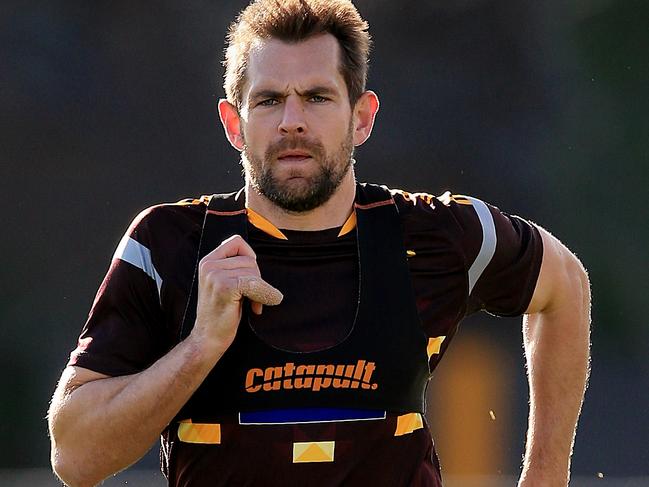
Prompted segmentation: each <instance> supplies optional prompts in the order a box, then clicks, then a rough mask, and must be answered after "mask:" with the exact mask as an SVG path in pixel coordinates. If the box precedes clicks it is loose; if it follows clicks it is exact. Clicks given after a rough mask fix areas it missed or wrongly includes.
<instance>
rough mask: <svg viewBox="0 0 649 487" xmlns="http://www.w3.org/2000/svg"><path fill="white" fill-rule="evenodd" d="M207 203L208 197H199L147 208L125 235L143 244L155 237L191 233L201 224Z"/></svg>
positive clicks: (141, 212) (136, 218) (135, 219)
mask: <svg viewBox="0 0 649 487" xmlns="http://www.w3.org/2000/svg"><path fill="white" fill-rule="evenodd" d="M208 202H209V196H201V197H200V198H193V199H192V198H188V199H183V200H180V201H178V202H175V203H160V204H157V205H153V206H149V207H148V208H145V209H144V210H142V211H140V213H138V215H137V216H136V217H135V218H134V219H133V221H132V222H131V224H130V226H129V229H128V231H127V232H126V233H127V235H128V236H129V237H131V238H133V239H135V240H137V241H138V242H140V243H143V244H144V243H146V242H148V241H150V239H151V238H154V237H155V236H156V235H163V234H166V233H169V232H171V233H173V234H174V235H177V234H178V233H188V232H191V231H193V230H194V229H195V228H196V226H199V227H200V225H201V224H202V219H203V216H204V215H205V210H206V209H207V204H208Z"/></svg>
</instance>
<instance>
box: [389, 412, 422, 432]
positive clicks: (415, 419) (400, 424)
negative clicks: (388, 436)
mask: <svg viewBox="0 0 649 487" xmlns="http://www.w3.org/2000/svg"><path fill="white" fill-rule="evenodd" d="M423 427H424V421H423V419H422V417H421V414H419V413H408V414H402V415H401V416H398V417H397V427H396V429H395V431H394V436H403V435H407V434H410V433H412V432H413V431H415V430H418V429H421V428H423Z"/></svg>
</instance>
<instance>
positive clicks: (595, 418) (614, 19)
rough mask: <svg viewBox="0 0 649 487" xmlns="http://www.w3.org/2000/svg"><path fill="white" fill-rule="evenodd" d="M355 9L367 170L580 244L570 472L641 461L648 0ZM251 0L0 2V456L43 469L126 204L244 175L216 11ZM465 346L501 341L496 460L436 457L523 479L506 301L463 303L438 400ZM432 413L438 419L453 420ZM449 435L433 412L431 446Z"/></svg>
mask: <svg viewBox="0 0 649 487" xmlns="http://www.w3.org/2000/svg"><path fill="white" fill-rule="evenodd" d="M356 4H357V6H358V7H359V10H360V11H361V14H362V15H363V16H364V17H365V18H366V19H367V20H368V21H369V22H370V26H371V32H372V34H373V37H374V40H375V47H374V50H373V53H372V60H371V68H370V79H369V83H368V87H369V88H371V89H373V90H375V91H376V92H377V93H378V94H379V96H380V98H381V101H382V104H381V111H380V113H379V117H378V119H377V125H376V127H375V130H374V133H373V136H372V138H371V139H370V140H369V141H368V143H367V144H366V145H365V146H363V147H362V148H361V149H360V150H359V151H358V154H357V160H358V164H357V172H358V175H359V178H360V179H363V180H368V181H373V182H381V183H385V184H388V185H390V186H392V187H401V188H404V189H408V190H421V191H428V192H432V193H441V192H443V191H445V190H447V189H451V190H452V191H453V192H456V193H464V194H470V195H474V196H476V197H479V198H482V199H484V200H486V201H489V202H491V203H493V204H495V205H497V206H499V207H500V208H501V209H503V210H505V211H508V212H512V213H516V214H520V215H522V216H525V217H527V218H529V219H531V220H533V221H535V222H537V223H539V224H541V225H543V226H545V227H547V228H548V229H550V230H551V231H552V232H553V233H554V234H555V235H557V236H558V237H559V238H560V239H562V240H563V241H564V242H566V243H567V244H568V246H570V247H571V248H572V249H573V250H574V251H575V252H576V253H577V254H578V255H579V257H580V258H581V259H582V261H583V262H584V264H585V265H586V267H587V268H588V269H589V272H590V276H591V281H592V286H593V298H594V307H593V370H592V377H591V384H590V389H589V391H588V393H587V399H586V403H585V406H584V411H583V416H582V420H581V423H580V430H579V433H578V437H577V443H576V446H575V455H574V461H573V471H574V472H575V474H578V475H581V476H586V477H587V478H592V479H594V480H593V482H597V481H600V480H601V479H599V478H598V477H597V473H600V472H601V473H604V474H605V475H606V477H605V478H609V477H631V476H635V477H638V476H642V475H649V447H648V446H647V443H646V442H647V438H648V437H649V392H648V391H649V359H648V356H647V351H648V350H649V348H648V345H649V331H648V327H647V320H646V318H645V310H644V306H645V305H646V303H647V302H648V301H649V298H648V291H649V285H648V284H647V283H648V282H649V265H648V261H649V259H648V258H647V254H648V252H647V242H648V240H649V239H648V234H649V224H648V222H649V212H648V210H647V205H646V204H645V203H646V199H647V196H648V194H647V186H648V183H649V181H648V175H649V168H648V163H649V117H648V116H647V112H648V110H649V89H648V85H649V55H648V52H649V2H646V1H641V0H629V1H624V0H576V1H572V2H561V1H558V0H550V1H546V2H537V1H532V0H510V1H496V0H461V1H453V2H443V1H436V2H433V1H414V0H402V1H399V2H396V1H387V0H362V1H360V0H359V1H357V2H356ZM243 6H244V3H243V2H241V1H222V2H215V1H205V0H204V1H200V0H197V1H189V2H172V1H160V2H156V3H155V4H154V3H152V2H151V3H146V4H145V3H144V2H130V1H124V0H115V1H110V2H101V1H99V2H75V1H56V0H53V1H48V2H45V1H42V2H22V1H18V0H3V1H2V3H1V4H0V124H1V130H0V155H1V159H0V163H1V169H0V171H1V172H0V176H1V177H0V188H1V191H0V198H2V209H3V210H2V212H1V215H2V217H1V218H2V235H3V236H2V238H1V239H0V255H2V262H3V265H2V268H1V273H0V320H1V328H0V330H1V333H2V340H1V341H0V367H1V368H2V371H3V373H2V375H1V380H2V384H1V389H0V390H2V400H1V402H0V414H1V415H2V419H3V421H2V422H0V433H1V435H2V441H0V468H4V469H16V468H20V469H22V468H39V467H47V466H48V449H49V442H48V439H47V430H46V421H45V419H44V418H45V413H46V410H47V406H48V401H49V397H50V395H51V393H52V391H53V389H54V386H55V384H56V380H57V379H58V376H59V374H60V372H61V369H62V368H63V367H64V366H65V363H66V361H67V357H68V354H69V352H70V351H71V350H72V349H73V348H74V346H75V343H76V338H77V336H78V333H79V331H80V329H81V327H82V325H83V322H84V320H85V317H86V314H87V312H88V309H89V307H90V305H91V303H92V300H93V297H94V294H95V292H96V289H97V287H98V285H99V283H100V281H101V279H102V277H103V274H104V273H105V271H106V269H107V266H108V263H109V260H110V257H111V255H112V253H113V251H114V248H115V246H116V245H117V242H118V241H119V239H120V237H121V235H122V233H123V232H124V231H125V229H126V226H127V225H128V223H129V221H130V220H131V218H133V217H134V216H135V215H136V214H137V213H138V212H139V210H141V209H142V208H144V207H146V206H149V205H151V204H154V203H158V202H161V201H176V200H179V199H181V198H184V197H189V196H195V195H200V194H211V193H214V192H219V191H229V190H232V189H236V188H238V187H239V186H240V185H241V179H240V169H239V166H238V161H237V154H236V153H235V152H234V151H233V150H232V149H231V148H230V147H229V146H228V144H227V143H226V141H225V139H224V137H223V136H222V131H221V128H220V127H219V126H218V117H217V113H216V101H217V100H218V98H219V97H220V96H222V88H221V75H222V68H221V66H220V61H221V58H222V50H223V47H224V44H223V37H224V33H225V29H226V27H227V25H228V23H229V22H230V20H231V19H233V18H234V16H235V15H236V13H237V12H238V11H239V10H240V9H241V8H242V7H243ZM476 343H478V344H479V345H478V348H479V349H480V350H482V351H483V352H486V353H487V354H488V355H489V356H490V357H492V358H493V357H494V356H495V357H496V359H495V362H494V363H492V364H491V365H484V367H493V372H489V374H487V375H488V376H490V375H493V376H494V377H495V379H494V380H495V382H494V385H493V387H491V388H489V391H488V392H486V393H485V394H486V396H484V395H483V396H479V397H478V404H479V406H480V407H481V408H482V409H483V410H484V411H485V414H486V411H489V410H490V409H492V408H491V407H490V403H487V402H488V401H495V403H498V404H502V406H501V409H502V410H505V411H508V413H507V414H506V415H504V417H503V415H498V424H499V425H500V426H499V427H498V428H496V429H494V430H493V431H491V430H489V429H487V430H485V431H486V433H485V432H483V433H484V434H486V435H488V436H489V438H488V440H489V442H487V446H486V448H489V449H496V450H497V451H498V454H497V455H496V457H495V458H496V460H495V461H492V462H490V463H489V465H487V466H484V465H482V464H480V462H479V461H477V462H473V460H471V459H470V458H467V459H465V460H466V462H465V466H464V467H462V466H455V464H454V463H453V462H451V463H450V464H449V463H448V462H447V465H448V469H447V471H450V473H459V474H463V473H469V474H471V473H480V474H490V475H496V476H497V475H505V474H515V473H516V472H517V471H518V468H519V463H520V458H521V454H522V442H523V437H524V433H525V416H526V394H527V391H526V384H525V376H524V369H523V360H522V349H521V346H520V326H519V320H505V319H499V320H497V319H493V318H489V317H474V318H471V319H470V320H468V322H467V323H466V324H465V325H463V329H462V332H461V334H460V338H459V340H458V343H457V344H456V345H457V347H452V350H451V352H450V353H449V357H448V363H445V362H443V363H442V365H441V366H440V368H439V372H438V374H437V376H438V377H437V378H436V379H434V382H433V385H432V387H431V391H432V392H431V394H432V396H433V397H432V401H433V403H434V405H437V406H438V407H439V408H443V407H444V405H443V403H444V397H443V394H436V392H435V391H436V389H435V387H436V382H435V381H437V382H439V387H440V389H439V390H441V391H453V390H456V389H458V388H457V387H455V386H453V382H452V381H451V382H450V385H449V382H448V380H447V379H449V378H450V377H452V376H453V373H454V371H456V370H466V373H462V374H460V375H461V376H466V374H473V373H475V374H480V373H483V374H484V372H485V369H484V367H483V366H482V365H480V364H482V363H483V362H480V361H479V360H478V361H477V362H476V361H475V360H474V359H475V357H476V356H478V355H479V354H476V353H475V352H472V350H475V349H472V348H471V346H475V344H476ZM467 364H469V365H470V364H477V366H476V367H477V368H474V369H472V368H471V367H470V366H467ZM485 364H486V362H485ZM462 367H467V368H466V369H463V368H462ZM472 370H473V371H474V372H471V371H472ZM488 370H491V369H488ZM445 381H446V382H445ZM445 384H446V385H445ZM489 394H491V395H492V396H489ZM480 397H482V399H480ZM481 400H484V401H485V403H484V404H480V401H481ZM467 401H469V399H466V398H465V399H464V400H460V404H462V403H466V402H467ZM471 401H475V400H471ZM445 414H446V413H445ZM430 416H431V421H432V423H433V428H434V429H440V430H443V429H444V424H448V423H449V422H453V421H454V419H453V418H454V417H455V420H456V421H457V422H462V421H464V418H463V417H462V415H461V414H459V413H458V414H456V415H455V416H453V414H450V413H449V414H447V415H446V416H444V418H445V420H444V421H443V422H438V421H437V417H436V409H435V407H433V408H431V412H430ZM440 416H441V415H440ZM483 419H484V421H486V422H489V421H490V418H489V415H488V414H486V416H485V417H484V418H483ZM438 423H439V424H438ZM441 423H444V424H441ZM442 438H443V439H444V441H442ZM461 441H471V438H470V436H469V437H468V438H467V439H462V440H461ZM453 443H456V445H455V446H454V445H453ZM458 443H460V440H458V439H457V438H452V437H450V436H448V432H447V433H444V431H440V441H439V442H438V446H439V449H440V455H441V456H442V464H443V465H444V464H445V451H451V450H453V449H454V448H457V444H458ZM476 443H478V444H483V442H481V441H477V440H476ZM477 455H479V453H477ZM449 456H450V453H449ZM155 457H156V455H155V452H154V453H152V454H151V455H149V456H148V457H147V458H146V459H145V460H144V461H143V462H142V463H141V465H140V466H142V467H150V468H155V464H156V460H155ZM472 462H473V463H472ZM472 465H474V466H472ZM449 469H450V470H449ZM602 481H603V480H602ZM26 485H27V484H26Z"/></svg>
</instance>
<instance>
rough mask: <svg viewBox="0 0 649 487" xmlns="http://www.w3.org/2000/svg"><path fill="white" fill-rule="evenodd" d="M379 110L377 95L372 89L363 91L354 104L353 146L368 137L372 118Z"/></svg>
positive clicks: (372, 123)
mask: <svg viewBox="0 0 649 487" xmlns="http://www.w3.org/2000/svg"><path fill="white" fill-rule="evenodd" d="M378 111H379V97H378V96H377V95H376V93H374V92H373V91H369V90H368V91H366V92H365V93H363V94H362V95H361V96H360V98H359V99H358V101H357V102H356V105H354V112H353V117H354V136H353V141H354V145H355V146H359V145H361V144H362V143H364V142H365V141H366V140H367V139H369V138H370V134H371V133H372V127H374V119H375V118H376V113H377V112H378Z"/></svg>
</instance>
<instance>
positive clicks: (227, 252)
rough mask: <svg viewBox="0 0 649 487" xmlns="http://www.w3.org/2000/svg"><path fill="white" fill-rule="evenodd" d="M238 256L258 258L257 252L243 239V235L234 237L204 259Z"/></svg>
mask: <svg viewBox="0 0 649 487" xmlns="http://www.w3.org/2000/svg"><path fill="white" fill-rule="evenodd" d="M237 255H245V256H247V257H252V258H253V259H256V258H257V255H256V254H255V251H254V250H252V247H250V245H248V243H247V242H246V241H245V240H244V239H243V237H241V235H232V236H231V237H230V238H227V239H225V240H224V241H223V242H221V245H219V246H218V247H217V248H215V249H214V250H212V251H211V252H210V253H209V254H207V255H206V256H205V257H204V258H207V257H209V258H210V260H211V259H225V258H227V257H234V256H237Z"/></svg>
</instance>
